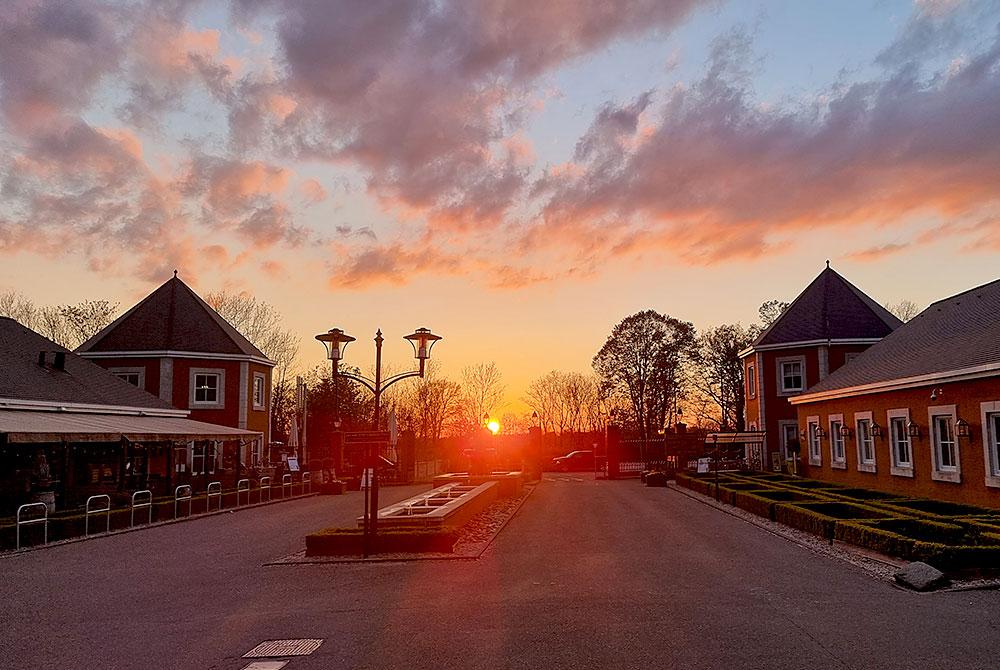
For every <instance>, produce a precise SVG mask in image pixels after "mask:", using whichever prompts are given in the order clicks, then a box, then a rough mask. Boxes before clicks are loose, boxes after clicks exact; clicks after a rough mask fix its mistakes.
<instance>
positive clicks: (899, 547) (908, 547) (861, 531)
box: [834, 521, 916, 559]
mask: <svg viewBox="0 0 1000 670" xmlns="http://www.w3.org/2000/svg"><path fill="white" fill-rule="evenodd" d="M877 523H879V522H878V521H840V522H838V523H836V524H835V526H834V537H836V539H838V540H840V541H841V542H846V543H848V544H853V545H856V546H858V547H864V548H865V549H871V550H872V551H877V552H879V553H882V554H886V555H888V556H896V557H898V558H904V559H908V558H909V557H910V556H912V555H913V545H914V544H915V542H916V541H915V540H914V539H913V538H911V537H906V536H904V535H901V534H899V533H894V532H892V531H890V530H888V529H885V528H881V527H879V526H876V525H875V524H877Z"/></svg>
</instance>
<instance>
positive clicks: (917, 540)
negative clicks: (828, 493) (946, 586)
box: [836, 519, 1000, 571]
mask: <svg viewBox="0 0 1000 670" xmlns="http://www.w3.org/2000/svg"><path fill="white" fill-rule="evenodd" d="M998 530H1000V529H998ZM836 536H837V539H838V540H842V541H844V542H849V543H851V544H855V545H858V546H861V547H865V548H867V549H872V550H873V551H878V552H881V553H883V554H889V555H890V556H897V557H899V558H903V559H906V560H910V561H923V562H925V563H929V564H931V565H933V566H934V567H936V568H938V569H939V570H943V571H955V570H969V569H978V570H983V569H991V568H992V569H994V570H995V569H997V568H998V567H1000V534H996V533H977V532H972V531H971V530H970V529H969V528H967V527H963V526H961V525H958V524H954V523H942V522H939V521H928V520H925V519H888V520H882V521H845V522H843V523H838V524H837V528H836Z"/></svg>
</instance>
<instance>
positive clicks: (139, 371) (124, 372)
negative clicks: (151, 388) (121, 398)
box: [108, 367, 146, 389]
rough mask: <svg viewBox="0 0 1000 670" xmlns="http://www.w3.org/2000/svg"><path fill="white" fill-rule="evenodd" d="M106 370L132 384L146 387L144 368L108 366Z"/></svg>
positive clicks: (142, 387)
mask: <svg viewBox="0 0 1000 670" xmlns="http://www.w3.org/2000/svg"><path fill="white" fill-rule="evenodd" d="M108 372H110V373H111V374H113V375H114V376H115V377H118V379H121V380H122V381H123V382H126V383H129V384H131V385H132V386H138V387H139V388H141V389H144V388H146V368H141V367H140V368H108Z"/></svg>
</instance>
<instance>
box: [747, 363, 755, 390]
mask: <svg viewBox="0 0 1000 670" xmlns="http://www.w3.org/2000/svg"><path fill="white" fill-rule="evenodd" d="M747 397H748V398H756V397H757V371H756V369H755V368H754V366H753V365H748V366H747Z"/></svg>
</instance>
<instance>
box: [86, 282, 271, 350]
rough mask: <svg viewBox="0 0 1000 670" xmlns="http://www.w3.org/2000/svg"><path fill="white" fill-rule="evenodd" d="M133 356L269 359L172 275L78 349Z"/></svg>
mask: <svg viewBox="0 0 1000 670" xmlns="http://www.w3.org/2000/svg"><path fill="white" fill-rule="evenodd" d="M136 351H177V352H190V353H211V354H230V355H233V356H236V357H243V356H249V357H253V358H260V359H264V360H267V356H265V355H264V353H263V352H262V351H261V350H260V349H258V348H257V347H255V346H254V345H253V344H251V343H250V341H249V340H247V338H245V337H243V335H241V334H240V333H239V332H238V331H237V330H236V329H235V328H233V327H232V326H231V325H229V323H228V322H227V321H226V320H225V319H223V318H222V317H221V316H220V315H219V313H218V312H216V311H215V310H214V309H212V308H211V307H210V306H209V305H208V303H206V302H205V301H204V300H202V299H201V298H200V297H199V296H198V294H197V293H195V292H194V291H192V290H191V288H190V287H189V286H188V285H187V284H185V283H184V282H182V281H181V280H180V279H178V278H177V276H176V275H174V277H172V278H171V279H170V280H168V281H167V282H166V283H165V284H163V286H161V287H160V288H158V289H156V290H155V291H153V292H152V293H150V294H149V295H148V296H146V298H144V299H143V300H142V301H141V302H139V304H137V305H136V306H135V307H133V308H132V309H130V310H129V311H127V312H125V314H123V315H122V316H120V317H118V319H116V320H115V321H114V322H113V323H112V324H111V325H109V326H108V327H107V328H105V329H104V330H102V331H101V332H99V333H98V334H97V335H95V336H94V337H92V338H90V339H89V340H87V341H86V342H84V343H83V344H82V345H81V346H80V347H79V348H78V349H77V352H78V353H80V354H83V355H87V354H88V353H97V352H101V353H113V352H136Z"/></svg>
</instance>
